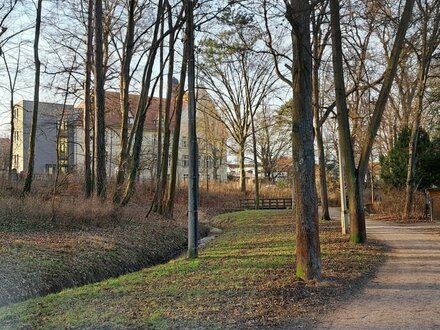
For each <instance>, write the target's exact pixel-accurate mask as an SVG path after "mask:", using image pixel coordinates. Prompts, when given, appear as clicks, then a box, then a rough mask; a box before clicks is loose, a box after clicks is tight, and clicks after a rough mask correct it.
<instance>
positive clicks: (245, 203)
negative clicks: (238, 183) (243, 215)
mask: <svg viewBox="0 0 440 330" xmlns="http://www.w3.org/2000/svg"><path fill="white" fill-rule="evenodd" d="M291 208H292V198H262V199H260V203H259V209H262V210H281V209H291ZM240 209H242V210H249V209H255V199H240Z"/></svg>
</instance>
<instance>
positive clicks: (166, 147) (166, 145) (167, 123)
mask: <svg viewBox="0 0 440 330" xmlns="http://www.w3.org/2000/svg"><path fill="white" fill-rule="evenodd" d="M165 6H166V7H167V11H168V29H169V31H171V32H170V34H169V39H168V40H169V52H168V74H167V95H166V101H165V118H164V137H163V149H162V166H161V170H160V175H159V176H158V178H160V179H159V180H160V186H159V187H160V188H159V191H158V194H157V200H156V201H155V207H154V210H155V212H157V213H159V214H164V207H165V203H166V200H165V198H166V196H167V183H168V168H169V166H168V162H169V153H170V140H171V119H172V114H171V106H172V103H173V106H175V103H174V102H172V99H173V96H174V91H173V74H174V29H173V21H172V12H171V5H170V4H169V2H168V1H165Z"/></svg>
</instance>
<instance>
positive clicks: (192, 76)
mask: <svg viewBox="0 0 440 330" xmlns="http://www.w3.org/2000/svg"><path fill="white" fill-rule="evenodd" d="M193 11H194V2H193V1H191V0H187V29H186V30H187V33H188V35H187V39H188V134H189V145H188V152H189V169H188V172H189V173H188V180H189V184H188V258H190V259H193V258H197V256H198V240H199V230H198V202H199V168H198V147H197V134H196V129H197V128H196V127H197V125H196V97H195V80H196V72H195V58H194V32H195V28H194V27H195V26H194V16H193Z"/></svg>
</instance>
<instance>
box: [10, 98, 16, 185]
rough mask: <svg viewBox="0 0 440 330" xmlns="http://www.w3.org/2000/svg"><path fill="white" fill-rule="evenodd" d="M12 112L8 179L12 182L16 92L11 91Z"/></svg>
mask: <svg viewBox="0 0 440 330" xmlns="http://www.w3.org/2000/svg"><path fill="white" fill-rule="evenodd" d="M9 107H10V111H11V133H10V135H9V139H10V141H9V155H8V178H9V180H12V161H13V158H14V132H15V111H14V110H15V106H14V92H13V91H11V99H10V103H9Z"/></svg>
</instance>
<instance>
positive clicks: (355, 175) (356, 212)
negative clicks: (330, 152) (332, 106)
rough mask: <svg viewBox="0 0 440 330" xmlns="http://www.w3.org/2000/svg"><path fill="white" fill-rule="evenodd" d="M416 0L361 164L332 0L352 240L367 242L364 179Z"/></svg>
mask: <svg viewBox="0 0 440 330" xmlns="http://www.w3.org/2000/svg"><path fill="white" fill-rule="evenodd" d="M413 5H414V1H413V0H407V1H406V3H405V7H404V11H403V13H402V17H401V20H400V24H399V27H398V31H397V34H396V37H395V40H394V44H393V49H392V51H391V56H390V59H389V61H388V63H387V67H386V70H385V74H384V81H383V84H382V88H381V89H380V92H379V95H378V98H377V101H376V104H375V107H374V111H373V114H372V116H371V120H370V122H369V124H368V129H367V131H366V132H367V134H366V136H365V140H364V141H365V142H364V143H363V144H362V146H361V152H360V159H359V163H358V166H357V167H356V165H355V158H354V150H353V144H352V140H351V134H350V126H349V119H348V107H347V103H346V90H345V82H344V68H343V55H342V35H341V29H340V23H339V22H340V16H339V15H340V14H339V6H340V4H339V2H338V1H335V0H330V12H331V25H332V50H333V53H332V56H333V70H334V80H335V94H336V104H337V109H338V123H339V129H338V130H339V139H340V148H341V149H340V152H341V154H342V159H343V163H344V168H345V172H346V178H347V188H348V199H349V205H350V207H349V211H350V240H351V241H352V242H354V243H362V242H365V240H366V238H367V233H366V227H365V214H364V209H363V189H364V187H363V182H364V180H365V175H366V172H367V170H368V165H369V159H370V154H371V150H372V147H373V143H374V140H375V137H376V134H377V131H378V129H379V126H380V122H381V119H382V115H383V112H384V110H385V105H386V103H387V100H388V96H389V94H390V89H391V84H392V82H393V79H394V77H395V74H396V71H397V65H398V62H399V57H400V53H401V50H402V46H403V43H404V40H405V34H406V31H407V29H408V26H409V23H410V21H411V15H412V9H413Z"/></svg>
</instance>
